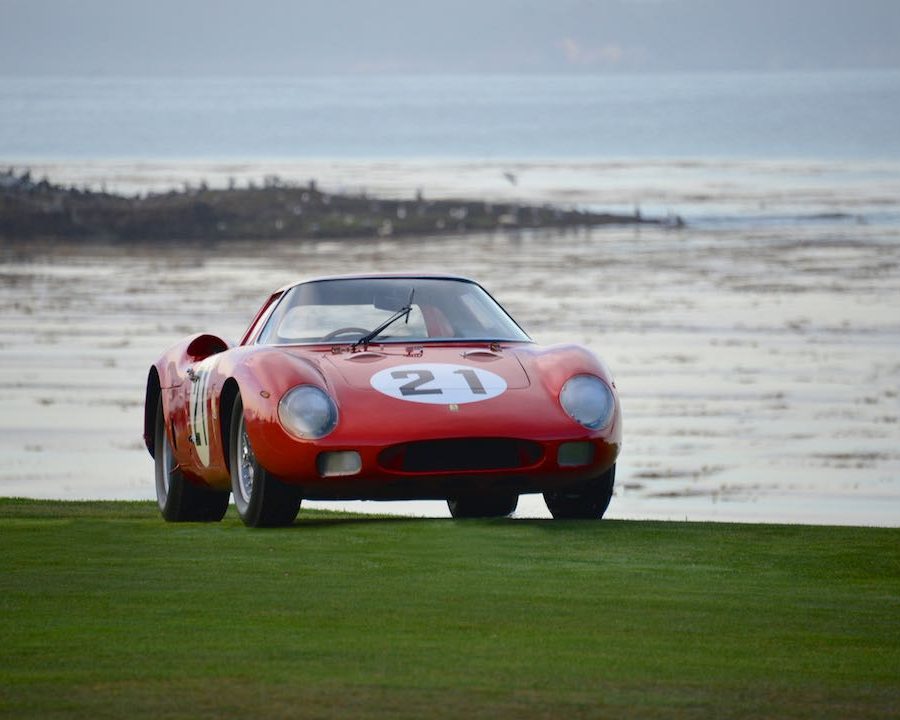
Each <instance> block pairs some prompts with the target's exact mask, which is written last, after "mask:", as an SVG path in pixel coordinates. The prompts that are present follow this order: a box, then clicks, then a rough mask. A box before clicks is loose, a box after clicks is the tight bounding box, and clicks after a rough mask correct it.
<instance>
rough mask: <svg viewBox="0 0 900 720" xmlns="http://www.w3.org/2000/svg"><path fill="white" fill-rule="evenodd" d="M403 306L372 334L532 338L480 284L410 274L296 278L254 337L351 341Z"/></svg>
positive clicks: (271, 341)
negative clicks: (297, 281) (301, 280)
mask: <svg viewBox="0 0 900 720" xmlns="http://www.w3.org/2000/svg"><path fill="white" fill-rule="evenodd" d="M411 298H412V300H411V301H410V299H411ZM407 307H409V308H410V309H409V313H408V314H406V313H404V316H405V317H404V316H401V317H400V318H399V319H397V320H395V321H394V322H392V323H390V324H389V325H388V326H387V327H385V328H384V329H383V330H382V331H381V332H380V333H379V334H378V335H377V336H375V337H373V338H371V342H378V343H381V342H421V341H426V340H431V341H434V340H447V341H450V340H485V341H494V340H499V341H516V342H529V341H530V338H529V337H528V336H527V335H526V334H525V333H524V332H523V331H522V330H521V328H519V326H518V325H516V323H515V321H513V319H512V318H511V317H510V316H509V315H507V314H506V311H505V310H503V308H502V307H500V306H499V305H498V304H497V303H496V301H494V299H493V298H492V297H491V296H490V295H488V294H487V293H486V292H485V291H484V290H483V289H482V288H481V286H479V285H477V284H475V283H473V282H469V281H466V280H455V279H443V278H414V277H410V278H352V279H343V280H316V281H313V282H309V283H304V284H302V285H297V286H295V287H293V288H291V289H290V290H289V291H288V292H287V293H285V296H284V298H282V300H281V301H280V302H279V303H278V306H277V307H276V308H275V310H274V311H273V312H272V315H271V316H270V317H269V319H268V321H267V322H266V324H265V327H264V328H263V329H262V332H261V333H260V335H259V339H258V340H257V342H258V343H260V344H264V345H296V344H304V343H322V342H329V343H344V342H346V343H353V342H356V341H357V340H359V339H360V338H364V337H366V336H367V335H369V334H371V332H372V331H373V330H375V329H377V328H378V327H379V326H380V325H381V324H383V323H385V322H386V321H388V320H390V319H391V317H392V316H394V315H397V314H398V313H399V312H401V311H404V310H406V308H407Z"/></svg>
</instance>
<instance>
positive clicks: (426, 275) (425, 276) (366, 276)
mask: <svg viewBox="0 0 900 720" xmlns="http://www.w3.org/2000/svg"><path fill="white" fill-rule="evenodd" d="M381 278H384V279H388V280H393V279H398V278H399V279H402V278H415V279H417V280H455V281H457V282H467V283H473V284H475V285H477V284H478V283H476V282H475V281H474V280H472V279H471V278H467V277H465V276H463V275H453V274H451V273H435V272H390V273H350V274H346V275H323V276H320V277H310V278H304V279H302V280H298V281H297V282H292V283H290V284H289V285H285V286H284V287H282V288H279V289H278V291H277V292H279V293H282V292H287V291H288V290H290V289H291V288H293V287H296V286H297V285H305V284H307V283H314V282H323V281H327V280H378V279H381Z"/></svg>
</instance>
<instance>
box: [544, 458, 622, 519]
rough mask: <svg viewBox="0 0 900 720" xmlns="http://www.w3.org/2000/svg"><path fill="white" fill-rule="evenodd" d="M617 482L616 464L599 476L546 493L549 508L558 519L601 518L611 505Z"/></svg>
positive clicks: (545, 497)
mask: <svg viewBox="0 0 900 720" xmlns="http://www.w3.org/2000/svg"><path fill="white" fill-rule="evenodd" d="M615 482H616V466H615V465H613V466H612V467H611V468H610V469H609V470H607V471H606V472H605V473H603V474H602V475H600V476H599V477H596V478H593V479H592V480H588V481H587V482H584V483H581V484H579V485H576V486H574V487H570V488H566V489H565V490H557V491H553V492H545V493H544V502H545V503H547V509H548V510H549V511H550V514H551V515H552V516H553V517H554V518H555V519H557V520H579V519H581V520H599V519H600V518H602V517H603V513H605V512H606V508H607V507H609V501H610V500H611V499H612V493H613V485H615Z"/></svg>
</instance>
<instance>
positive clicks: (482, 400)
mask: <svg viewBox="0 0 900 720" xmlns="http://www.w3.org/2000/svg"><path fill="white" fill-rule="evenodd" d="M621 435H622V422H621V409H620V405H619V399H618V395H617V393H616V387H615V383H614V382H613V380H612V377H611V376H610V373H609V371H608V370H607V369H606V367H605V365H604V364H603V363H602V362H601V361H600V360H599V359H598V358H597V357H596V356H595V355H593V354H592V353H591V352H589V351H588V350H586V349H585V348H583V347H579V346H577V345H555V346H551V347H539V346H538V345H536V344H535V343H534V342H533V341H532V340H531V339H530V338H529V337H528V335H526V334H525V332H524V331H523V330H522V329H521V328H520V327H519V326H518V325H517V324H516V322H515V321H514V320H513V319H512V318H511V317H510V316H509V315H508V314H507V313H506V311H505V310H504V309H503V308H502V307H501V306H500V305H499V304H498V303H497V302H496V301H495V300H494V299H493V298H492V297H491V296H490V295H489V294H488V293H487V292H486V291H485V290H484V289H483V288H482V287H481V286H480V285H478V284H477V283H475V282H473V281H472V280H468V279H466V278H462V277H455V276H449V275H415V274H404V275H399V274H397V275H354V276H342V277H326V278H319V279H315V280H309V281H306V282H301V283H298V284H296V285H291V286H289V287H285V288H282V289H281V290H279V291H277V292H276V293H274V294H273V295H272V296H271V297H270V298H269V299H268V300H267V301H266V302H265V304H264V305H263V306H262V308H261V309H260V310H259V312H258V313H257V314H256V317H255V318H254V319H253V322H251V323H250V327H249V328H248V329H247V331H246V333H244V337H243V338H242V339H241V341H240V342H239V343H238V344H237V345H235V346H232V345H230V344H229V343H228V342H226V341H225V340H223V339H221V338H219V337H216V336H214V335H208V334H203V335H195V336H193V337H190V338H187V339H185V340H183V341H182V342H180V343H178V344H177V345H175V346H174V347H173V348H171V349H170V350H168V351H167V352H166V353H165V354H164V355H163V356H162V357H161V358H160V359H159V360H158V361H157V362H156V363H155V364H154V365H153V367H151V368H150V373H149V376H148V378H147V397H146V404H145V410H144V440H145V442H146V443H147V448H148V450H149V451H150V454H151V455H152V456H153V457H154V459H155V464H156V494H157V499H158V500H159V507H160V510H161V511H162V515H163V517H164V518H165V519H166V520H173V521H179V520H220V519H221V518H222V516H223V515H224V513H225V510H226V509H227V507H228V500H229V496H230V495H234V501H235V505H236V506H237V511H238V514H239V515H240V517H241V519H242V520H243V521H244V523H246V524H247V525H250V526H264V525H289V524H290V523H292V522H293V521H294V519H295V518H296V516H297V512H298V511H299V509H300V502H301V500H302V498H308V499H315V500H336V499H367V500H411V499H445V500H447V502H448V505H449V507H450V512H451V514H452V515H453V517H455V518H460V517H491V516H503V515H508V514H510V513H511V512H513V511H514V510H515V508H516V504H517V502H518V497H519V495H520V494H522V493H537V492H540V493H543V494H544V499H545V501H546V503H547V507H548V508H549V509H550V512H551V513H552V515H553V517H555V518H600V517H602V516H603V513H604V512H605V511H606V507H607V505H608V504H609V500H610V497H611V496H612V491H613V483H614V480H615V469H616V465H615V463H616V457H617V456H618V453H619V446H620V443H621Z"/></svg>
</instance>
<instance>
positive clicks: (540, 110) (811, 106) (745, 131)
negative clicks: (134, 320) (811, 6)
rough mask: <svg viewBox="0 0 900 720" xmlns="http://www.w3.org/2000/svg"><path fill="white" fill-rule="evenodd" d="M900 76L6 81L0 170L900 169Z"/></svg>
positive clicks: (0, 99) (0, 82)
mask: <svg viewBox="0 0 900 720" xmlns="http://www.w3.org/2000/svg"><path fill="white" fill-rule="evenodd" d="M898 118H900V72H897V71H886V72H871V71H869V72H830V73H815V74H811V73H805V74H797V73H793V74H706V75H704V74H681V75H640V76H579V77H569V76H538V77H533V76H499V77H476V76H471V77H470V76H466V77H373V78H360V77H332V78H311V79H310V78H293V77H280V78H271V77H267V78H246V77H236V78H228V77H226V78H115V77H113V78H77V77H76V78H72V77H51V78H41V77H37V78H15V77H0V161H23V160H26V161H35V160H42V159H53V160H59V159H66V158H82V159H83V158H134V159H148V158H169V159H172V158H205V159H235V158H241V159H246V158H271V159H274V158H281V159H285V158H287V159H290V158H422V157H440V158H479V159H493V158H524V159H530V158H593V159H602V158H623V157H627V158H672V157H679V158H684V157H690V158H741V159H773V158H790V159H824V160H851V159H852V160H897V161H900V122H898V120H897V119H898Z"/></svg>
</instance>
